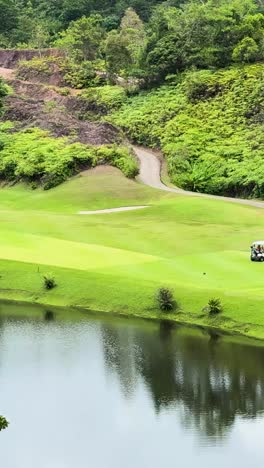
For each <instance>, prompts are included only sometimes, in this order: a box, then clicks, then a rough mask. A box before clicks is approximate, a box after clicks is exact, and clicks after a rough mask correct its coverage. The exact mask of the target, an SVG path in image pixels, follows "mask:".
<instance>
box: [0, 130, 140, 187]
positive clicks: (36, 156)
mask: <svg viewBox="0 0 264 468" xmlns="http://www.w3.org/2000/svg"><path fill="white" fill-rule="evenodd" d="M9 130H10V128H9V127H8V126H6V124H3V125H0V179H2V180H5V181H9V182H16V181H19V180H23V181H25V182H28V183H29V184H30V185H31V186H32V187H34V188H36V187H37V186H38V185H42V186H43V188H44V190H49V189H51V188H53V187H56V186H57V185H59V184H61V183H62V182H64V181H65V180H67V179H68V178H69V177H72V176H73V175H75V174H78V172H80V171H81V170H83V169H88V168H90V167H94V166H96V165H97V164H110V165H112V166H115V167H117V168H119V169H120V170H121V171H122V172H123V173H124V174H125V175H126V177H130V178H132V177H135V176H136V175H137V174H138V165H137V162H136V160H135V159H134V158H133V157H132V155H131V154H130V152H129V150H128V149H127V148H125V147H122V146H118V145H116V144H113V145H102V146H99V147H97V146H89V145H84V144H81V143H70V142H69V140H68V139H67V138H53V137H51V136H50V135H49V133H48V132H45V131H43V130H39V129H36V128H35V129H29V130H24V131H20V132H13V133H11V132H10V131H9Z"/></svg>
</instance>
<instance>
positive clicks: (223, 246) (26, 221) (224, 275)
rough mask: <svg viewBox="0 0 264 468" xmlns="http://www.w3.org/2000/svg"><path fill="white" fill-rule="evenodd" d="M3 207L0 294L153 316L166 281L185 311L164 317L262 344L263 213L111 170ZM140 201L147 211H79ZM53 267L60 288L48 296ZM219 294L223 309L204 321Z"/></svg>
mask: <svg viewBox="0 0 264 468" xmlns="http://www.w3.org/2000/svg"><path fill="white" fill-rule="evenodd" d="M0 204H1V225H0V258H1V260H0V276H1V278H0V298H2V299H11V300H17V301H28V302H32V303H33V302H36V303H42V304H50V305H61V306H81V307H86V308H90V309H92V310H101V311H106V312H115V313H120V314H125V315H137V316H141V317H150V318H157V317H160V316H161V315H160V313H159V311H158V310H157V307H156V303H155V300H154V296H155V291H156V289H157V288H158V287H159V286H161V285H169V286H170V287H172V288H173V290H174V292H175V296H176V298H177V299H178V300H179V301H180V303H181V306H182V311H181V312H180V313H177V314H175V315H173V316H168V317H170V318H171V317H175V319H176V320H179V321H182V322H187V323H193V324H200V325H206V326H213V327H217V328H221V329H223V330H229V331H232V332H239V333H242V334H246V335H248V336H255V337H259V338H264V317H263V303H264V293H263V280H264V269H263V265H262V264H258V263H250V261H249V252H248V248H249V245H250V243H251V241H252V240H254V239H257V238H262V237H263V229H264V211H263V210H260V209H257V208H253V207H246V206H238V205H235V204H234V205H233V204H232V203H227V202H222V201H215V200H206V199H197V198H190V197H184V196H179V195H175V194H167V193H162V192H159V191H154V190H152V189H150V188H147V187H144V186H141V185H139V184H137V183H136V182H134V181H130V180H127V179H126V178H125V177H124V176H123V175H121V173H120V172H119V171H118V170H116V169H110V168H98V169H96V170H94V171H89V172H88V173H87V175H83V176H82V177H76V178H75V179H72V180H70V181H68V182H66V183H64V184H63V185H61V186H59V187H57V188H55V189H52V190H50V191H49V192H44V191H42V190H35V191H31V190H30V189H29V188H27V187H25V186H18V185H17V186H15V187H12V188H5V189H1V191H0ZM136 204H139V205H142V204H150V205H151V208H148V209H147V210H140V211H134V212H124V213H114V214H107V215H96V216H80V215H78V214H77V212H78V211H80V210H85V209H89V210H91V209H101V208H102V209H103V208H110V207H112V208H114V207H118V206H126V205H127V206H129V205H136ZM50 271H51V272H53V274H54V276H55V278H56V281H57V283H58V287H57V288H55V289H54V290H52V291H50V292H46V291H45V290H44V288H43V284H42V276H43V274H45V273H46V272H50ZM213 296H217V297H220V298H221V300H222V301H223V303H224V306H225V310H224V313H223V314H222V315H221V316H220V317H216V318H208V317H207V316H206V315H205V314H203V313H202V312H201V309H202V308H203V306H204V305H205V304H206V303H207V301H208V299H209V298H211V297H213ZM166 317H167V315H166Z"/></svg>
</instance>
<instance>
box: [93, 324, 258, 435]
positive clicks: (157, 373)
mask: <svg viewBox="0 0 264 468" xmlns="http://www.w3.org/2000/svg"><path fill="white" fill-rule="evenodd" d="M101 331H102V341H103V349H104V358H105V363H106V366H107V368H108V370H109V371H110V372H113V373H115V374H117V375H118V376H119V380H120V384H121V387H122V389H123V392H124V394H125V395H126V396H127V397H129V396H131V393H133V389H135V386H136V383H137V381H138V380H139V379H143V381H144V383H145V385H146V386H147V388H148V391H149V393H150V394H151V396H152V400H153V404H154V407H155V410H156V412H157V413H158V414H159V413H161V412H162V411H164V410H172V411H173V410H176V409H177V410H179V411H180V414H181V419H182V424H183V425H184V426H185V427H192V426H193V425H194V426H195V427H196V428H197V429H198V430H199V432H200V434H201V435H202V436H203V437H204V436H206V437H207V438H210V439H215V440H218V441H219V440H222V439H223V438H224V437H225V436H226V435H227V434H228V432H229V429H230V428H231V427H232V426H233V424H234V421H235V419H236V417H237V416H242V417H243V418H251V419H252V418H256V416H257V415H258V414H259V413H260V412H261V411H263V410H264V366H263V359H264V349H263V348H259V347H254V346H249V345H247V346H245V345H242V344H241V345H239V344H235V343H232V342H229V341H228V340H227V339H223V338H221V336H219V335H218V334H210V335H206V336H205V335H203V334H202V333H201V332H196V331H193V332H192V331H188V332H186V330H184V329H182V328H176V329H175V328H173V327H172V326H170V325H169V324H166V323H161V324H160V326H159V327H153V328H152V329H151V331H150V330H149V329H140V328H137V329H135V328H126V327H119V328H117V327H113V326H111V325H109V324H107V325H106V324H103V325H102V326H101Z"/></svg>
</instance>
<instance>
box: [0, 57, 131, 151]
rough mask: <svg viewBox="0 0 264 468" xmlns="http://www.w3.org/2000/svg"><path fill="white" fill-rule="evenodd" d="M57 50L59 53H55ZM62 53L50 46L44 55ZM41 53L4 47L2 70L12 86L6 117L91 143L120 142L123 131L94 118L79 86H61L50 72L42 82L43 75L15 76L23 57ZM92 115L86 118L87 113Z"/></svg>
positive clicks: (22, 125)
mask: <svg viewBox="0 0 264 468" xmlns="http://www.w3.org/2000/svg"><path fill="white" fill-rule="evenodd" d="M56 54H57V55H56ZM44 55H45V56H60V55H61V51H58V50H56V49H47V50H45V51H43V56H44ZM36 56H39V52H38V51H36V50H17V51H16V50H1V49H0V71H1V70H2V72H3V71H4V72H5V73H2V75H3V77H4V78H5V79H6V80H7V81H8V83H9V84H10V86H11V87H12V89H13V94H12V95H9V96H8V97H7V98H6V99H5V114H4V116H3V120H10V121H12V122H14V123H15V126H16V128H19V129H23V128H33V127H38V128H41V129H43V130H48V131H49V132H50V133H51V134H52V135H53V136H55V137H63V136H67V137H70V139H71V141H79V142H80V143H85V144H90V145H103V144H111V143H119V142H121V140H122V138H121V133H120V131H119V130H118V129H116V128H115V127H114V126H113V125H111V124H110V123H107V122H97V121H95V120H96V118H98V116H97V115H96V113H94V115H92V114H93V109H91V108H90V105H89V103H87V102H85V101H84V100H82V99H80V97H79V96H78V90H73V89H70V88H68V89H66V91H67V93H66V95H65V89H62V88H60V84H61V83H57V81H58V80H57V78H56V73H52V74H51V80H53V81H54V83H55V85H54V83H53V81H51V83H52V86H51V83H48V84H47V83H45V84H43V83H42V81H41V80H40V77H39V76H37V77H36V79H34V80H32V81H31V79H32V77H31V79H30V80H25V81H24V80H21V79H16V70H15V67H16V65H17V64H18V62H19V61H20V60H31V59H32V58H34V57H36ZM89 112H90V114H89V115H90V118H88V119H87V113H89Z"/></svg>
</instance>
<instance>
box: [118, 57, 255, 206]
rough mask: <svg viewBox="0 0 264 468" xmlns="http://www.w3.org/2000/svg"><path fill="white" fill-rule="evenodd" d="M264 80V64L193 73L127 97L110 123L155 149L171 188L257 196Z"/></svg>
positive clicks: (135, 139)
mask: <svg viewBox="0 0 264 468" xmlns="http://www.w3.org/2000/svg"><path fill="white" fill-rule="evenodd" d="M263 79H264V66H263V64H256V65H244V66H240V67H233V68H230V69H223V70H219V71H216V72H212V71H191V72H188V73H185V74H182V75H181V76H178V77H175V78H174V79H172V81H171V83H170V84H167V85H163V86H162V87H160V88H158V89H157V90H156V89H155V90H153V91H151V92H142V93H140V94H139V96H136V97H133V98H131V99H129V100H128V102H127V103H125V104H124V105H123V106H122V107H121V109H120V110H117V111H116V112H114V113H113V114H112V116H111V120H112V121H113V122H114V123H115V124H117V125H119V126H121V127H122V128H123V129H124V130H125V131H126V132H127V134H128V135H129V136H130V138H131V139H133V140H134V141H137V142H140V143H142V144H145V145H149V146H154V147H155V146H158V147H161V149H162V150H163V152H164V154H165V156H166V159H167V162H168V169H169V174H170V176H171V179H172V181H173V182H174V183H175V184H176V185H178V186H180V187H182V188H184V189H187V190H194V191H199V192H207V193H214V194H220V195H230V196H235V197H236V196H240V197H262V198H263V197H264V175H263V165H264V142H263V131H264V114H263V104H264V93H263Z"/></svg>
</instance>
